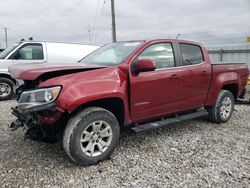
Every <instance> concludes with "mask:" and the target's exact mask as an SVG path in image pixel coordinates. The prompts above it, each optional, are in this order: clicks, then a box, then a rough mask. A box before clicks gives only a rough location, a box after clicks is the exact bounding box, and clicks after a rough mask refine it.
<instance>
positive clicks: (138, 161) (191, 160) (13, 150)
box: [0, 101, 250, 187]
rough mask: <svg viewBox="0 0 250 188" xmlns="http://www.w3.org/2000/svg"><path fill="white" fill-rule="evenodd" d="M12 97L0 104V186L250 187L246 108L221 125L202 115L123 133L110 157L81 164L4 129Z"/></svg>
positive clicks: (9, 117) (249, 109)
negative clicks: (85, 164)
mask: <svg viewBox="0 0 250 188" xmlns="http://www.w3.org/2000/svg"><path fill="white" fill-rule="evenodd" d="M14 105H15V102H14V101H8V102H0V135H1V136H0V187H69V186H70V187H172V186H175V187H209V186H210V187H211V186H213V187H249V186H250V106H245V105H238V106H236V107H235V112H234V114H233V117H232V119H231V120H230V121H229V122H228V123H226V124H222V125H217V124H213V123H210V122H208V121H206V120H204V119H198V120H195V121H189V122H185V123H180V124H177V125H172V126H168V127H166V128H164V129H158V130H155V131H151V132H148V133H143V134H137V135H136V134H134V133H131V132H130V131H126V132H125V133H123V134H122V136H121V142H120V146H119V147H118V148H117V150H116V151H115V152H114V154H113V155H112V158H111V159H110V160H108V161H105V162H102V163H101V164H99V165H96V166H90V167H80V166H77V165H75V164H74V163H72V162H71V161H70V160H69V159H68V157H67V156H66V154H65V153H64V151H63V149H62V147H61V146H60V145H59V144H54V145H52V144H45V143H39V142H34V141H30V140H24V139H23V133H22V131H21V130H18V131H16V132H11V131H9V129H8V128H7V124H9V123H10V122H11V121H12V120H13V119H14V117H13V116H12V115H11V114H10V107H11V106H14Z"/></svg>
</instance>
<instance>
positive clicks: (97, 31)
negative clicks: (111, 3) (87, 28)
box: [94, 0, 106, 41]
mask: <svg viewBox="0 0 250 188" xmlns="http://www.w3.org/2000/svg"><path fill="white" fill-rule="evenodd" d="M105 3H106V1H105V0H104V1H103V4H102V10H101V15H100V17H99V21H98V23H97V27H96V32H95V37H94V41H96V39H97V36H98V33H99V28H100V24H101V20H102V15H103V10H104V5H105Z"/></svg>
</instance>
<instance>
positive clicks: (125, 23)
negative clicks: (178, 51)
mask: <svg viewBox="0 0 250 188" xmlns="http://www.w3.org/2000/svg"><path fill="white" fill-rule="evenodd" d="M115 13H116V31H117V40H118V41H123V40H137V39H155V38H176V36H177V35H178V34H180V36H179V38H180V39H185V40H194V41H198V42H201V43H204V44H205V45H220V44H238V43H246V42H245V41H246V37H247V36H250V0H185V1H183V0H136V1H135V0H134V1H133V0H115ZM4 27H7V28H8V30H7V31H8V45H11V44H13V43H14V42H17V41H19V40H20V39H21V38H24V39H28V38H29V37H33V39H34V40H45V41H61V42H74V43H83V44H89V43H91V44H100V45H102V44H106V43H110V42H112V36H111V3H110V0H105V1H104V0H0V48H5V35H4Z"/></svg>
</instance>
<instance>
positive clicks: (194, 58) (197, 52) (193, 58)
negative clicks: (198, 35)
mask: <svg viewBox="0 0 250 188" xmlns="http://www.w3.org/2000/svg"><path fill="white" fill-rule="evenodd" d="M180 49H181V54H182V62H183V65H195V64H199V63H201V62H203V61H204V59H203V55H202V52H201V49H200V47H199V46H197V45H193V44H180Z"/></svg>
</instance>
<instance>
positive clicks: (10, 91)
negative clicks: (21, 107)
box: [0, 78, 16, 101]
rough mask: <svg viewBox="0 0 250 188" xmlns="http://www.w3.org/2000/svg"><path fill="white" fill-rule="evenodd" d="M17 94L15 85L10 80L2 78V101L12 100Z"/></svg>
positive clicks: (0, 87)
mask: <svg viewBox="0 0 250 188" xmlns="http://www.w3.org/2000/svg"><path fill="white" fill-rule="evenodd" d="M15 94H16V91H15V83H14V82H13V81H12V80H10V79H8V78H0V101H4V100H9V99H12V98H13V97H14V96H15Z"/></svg>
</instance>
